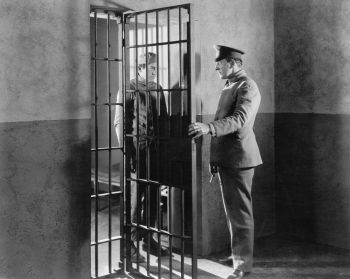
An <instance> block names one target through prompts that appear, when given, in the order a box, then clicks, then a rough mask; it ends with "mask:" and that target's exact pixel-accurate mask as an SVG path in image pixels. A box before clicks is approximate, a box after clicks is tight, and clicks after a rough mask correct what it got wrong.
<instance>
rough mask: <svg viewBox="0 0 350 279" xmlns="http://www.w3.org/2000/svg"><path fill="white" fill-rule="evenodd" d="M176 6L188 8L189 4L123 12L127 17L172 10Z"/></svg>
mask: <svg viewBox="0 0 350 279" xmlns="http://www.w3.org/2000/svg"><path fill="white" fill-rule="evenodd" d="M176 8H184V9H189V8H190V4H183V5H175V6H169V7H164V8H158V9H152V10H147V11H140V12H134V11H130V12H126V13H124V14H125V15H127V16H128V17H129V16H134V15H138V14H144V13H148V14H150V13H154V12H160V11H167V10H173V9H176Z"/></svg>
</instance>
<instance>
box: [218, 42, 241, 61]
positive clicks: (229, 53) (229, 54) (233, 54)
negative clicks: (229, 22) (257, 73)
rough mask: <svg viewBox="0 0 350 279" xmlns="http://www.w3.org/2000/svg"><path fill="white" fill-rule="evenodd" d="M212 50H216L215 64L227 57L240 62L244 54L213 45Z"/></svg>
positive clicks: (237, 50)
mask: <svg viewBox="0 0 350 279" xmlns="http://www.w3.org/2000/svg"><path fill="white" fill-rule="evenodd" d="M214 48H215V49H216V56H215V62H217V61H220V60H222V59H224V58H229V57H232V58H238V59H241V60H242V55H243V54H244V52H243V51H242V50H239V49H236V48H232V47H228V46H222V45H214Z"/></svg>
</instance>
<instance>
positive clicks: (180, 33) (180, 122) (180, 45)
mask: <svg viewBox="0 0 350 279" xmlns="http://www.w3.org/2000/svg"><path fill="white" fill-rule="evenodd" d="M181 39H182V32H181V7H179V58H180V59H179V60H180V61H179V62H180V64H179V72H180V78H179V89H180V91H179V92H178V94H180V121H179V126H180V127H179V131H180V133H181V134H180V135H181V136H182V117H183V107H182V102H183V100H182V90H181V89H182V77H181V73H182V44H181Z"/></svg>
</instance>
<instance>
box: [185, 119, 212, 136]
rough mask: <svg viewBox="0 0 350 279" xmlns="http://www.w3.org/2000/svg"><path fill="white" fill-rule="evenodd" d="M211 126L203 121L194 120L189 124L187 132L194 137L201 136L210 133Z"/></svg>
mask: <svg viewBox="0 0 350 279" xmlns="http://www.w3.org/2000/svg"><path fill="white" fill-rule="evenodd" d="M209 131H210V128H209V125H208V124H205V123H201V122H194V123H191V124H190V125H189V126H188V131H187V134H188V135H189V136H192V137H193V138H194V139H196V138H199V137H201V136H203V135H206V134H209Z"/></svg>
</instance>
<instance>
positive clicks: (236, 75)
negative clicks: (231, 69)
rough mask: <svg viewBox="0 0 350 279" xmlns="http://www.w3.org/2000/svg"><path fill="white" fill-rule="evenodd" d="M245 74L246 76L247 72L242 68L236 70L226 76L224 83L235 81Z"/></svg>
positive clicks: (228, 83)
mask: <svg viewBox="0 0 350 279" xmlns="http://www.w3.org/2000/svg"><path fill="white" fill-rule="evenodd" d="M246 76H247V73H246V72H245V71H244V70H243V69H240V70H238V71H237V72H235V73H233V74H231V75H229V76H228V78H227V81H226V85H230V84H232V83H234V82H236V81H238V80H240V79H241V78H243V77H246Z"/></svg>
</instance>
